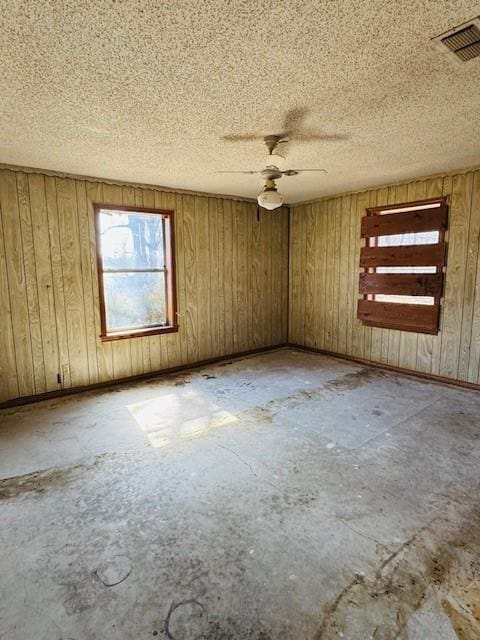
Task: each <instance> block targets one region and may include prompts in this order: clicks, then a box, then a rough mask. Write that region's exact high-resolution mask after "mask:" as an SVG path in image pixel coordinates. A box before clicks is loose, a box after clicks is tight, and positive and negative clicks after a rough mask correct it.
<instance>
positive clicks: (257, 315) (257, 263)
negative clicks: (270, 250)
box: [250, 213, 269, 348]
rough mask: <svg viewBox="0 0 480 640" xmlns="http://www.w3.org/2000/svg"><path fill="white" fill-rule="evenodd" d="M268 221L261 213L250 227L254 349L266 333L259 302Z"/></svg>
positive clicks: (263, 313) (263, 311)
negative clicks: (264, 241) (258, 218)
mask: <svg viewBox="0 0 480 640" xmlns="http://www.w3.org/2000/svg"><path fill="white" fill-rule="evenodd" d="M268 222H269V219H268V218H267V215H266V214H265V213H263V215H262V216H261V217H260V220H258V221H257V220H256V221H255V223H254V225H253V227H252V259H251V269H250V271H251V288H252V294H253V300H255V303H254V308H253V309H252V316H253V326H252V339H253V345H254V347H255V348H256V347H257V346H258V345H259V344H261V343H262V341H263V340H265V333H266V332H267V333H268V330H267V328H266V327H265V324H264V322H263V319H264V316H265V306H266V305H265V306H264V305H263V304H262V302H261V301H260V291H261V290H262V280H263V278H264V275H265V269H266V264H265V263H266V259H265V258H266V257H265V252H264V246H263V245H262V240H263V239H264V238H265V237H266V236H267V234H266V233H265V228H266V227H267V225H268Z"/></svg>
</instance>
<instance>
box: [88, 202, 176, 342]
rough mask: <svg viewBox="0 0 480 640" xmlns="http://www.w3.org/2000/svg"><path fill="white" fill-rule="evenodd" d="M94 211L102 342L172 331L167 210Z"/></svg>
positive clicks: (99, 206) (112, 207) (111, 207)
mask: <svg viewBox="0 0 480 640" xmlns="http://www.w3.org/2000/svg"><path fill="white" fill-rule="evenodd" d="M94 209H95V223H96V224H95V228H96V237H97V262H98V283H99V289H100V320H101V335H100V337H101V338H102V340H117V339H120V338H134V337H137V336H145V335H152V334H156V333H167V332H171V331H177V329H178V326H177V318H176V298H175V262H174V239H173V215H174V214H173V211H163V210H162V211H160V210H158V209H143V208H139V207H133V206H132V207H125V206H115V205H103V204H95V205H94Z"/></svg>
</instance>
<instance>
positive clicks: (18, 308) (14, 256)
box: [0, 171, 35, 395]
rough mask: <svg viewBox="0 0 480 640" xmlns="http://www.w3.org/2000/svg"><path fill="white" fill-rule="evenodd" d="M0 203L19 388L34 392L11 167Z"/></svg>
mask: <svg viewBox="0 0 480 640" xmlns="http://www.w3.org/2000/svg"><path fill="white" fill-rule="evenodd" d="M0 206H1V208H2V220H3V236H4V246H5V259H6V264H7V278H8V289H9V293H10V309H11V314H12V316H11V317H12V325H13V329H14V330H13V341H14V349H15V360H16V370H17V381H18V388H19V394H20V395H31V394H34V393H35V379H34V366H33V357H32V342H31V337H30V322H29V317H28V302H27V287H26V281H25V267H24V256H23V245H22V230H21V223H20V213H19V208H18V193H17V178H16V174H15V173H14V172H12V171H3V172H1V180H0Z"/></svg>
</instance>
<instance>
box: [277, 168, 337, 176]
mask: <svg viewBox="0 0 480 640" xmlns="http://www.w3.org/2000/svg"><path fill="white" fill-rule="evenodd" d="M307 171H320V172H321V173H327V170H326V169H287V170H286V171H282V173H283V175H284V176H296V175H297V174H298V173H305V172H307Z"/></svg>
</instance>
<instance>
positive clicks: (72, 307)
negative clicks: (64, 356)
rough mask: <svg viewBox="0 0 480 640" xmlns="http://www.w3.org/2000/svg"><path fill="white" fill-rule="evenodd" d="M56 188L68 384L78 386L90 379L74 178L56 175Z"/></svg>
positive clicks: (87, 382)
mask: <svg viewBox="0 0 480 640" xmlns="http://www.w3.org/2000/svg"><path fill="white" fill-rule="evenodd" d="M56 188H57V207H58V224H59V231H60V247H61V260H62V273H63V282H64V295H65V311H66V323H67V340H68V352H69V356H70V363H69V367H70V377H71V385H72V386H73V387H77V386H81V385H85V384H89V381H90V379H89V372H88V355H87V338H86V328H85V313H84V305H85V301H84V296H83V280H82V261H81V252H80V238H79V224H78V208H77V197H76V189H75V181H74V180H70V179H68V178H57V179H56Z"/></svg>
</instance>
